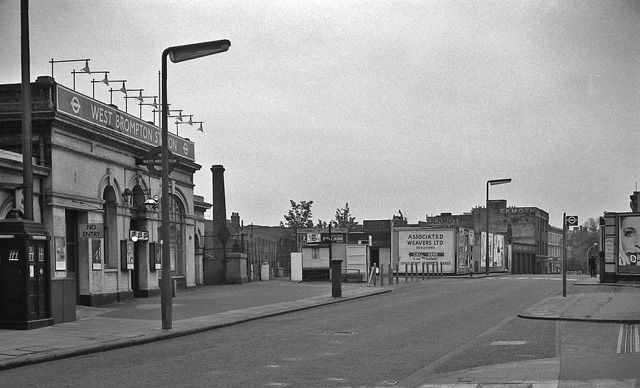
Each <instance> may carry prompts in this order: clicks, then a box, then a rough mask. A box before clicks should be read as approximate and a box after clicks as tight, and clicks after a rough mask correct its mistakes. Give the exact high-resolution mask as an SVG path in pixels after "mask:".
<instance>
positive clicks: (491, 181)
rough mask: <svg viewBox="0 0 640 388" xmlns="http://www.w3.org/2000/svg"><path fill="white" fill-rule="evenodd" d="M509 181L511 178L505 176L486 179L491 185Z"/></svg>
mask: <svg viewBox="0 0 640 388" xmlns="http://www.w3.org/2000/svg"><path fill="white" fill-rule="evenodd" d="M509 182H511V178H507V179H492V180H490V181H487V183H489V184H490V185H491V186H495V185H502V184H504V183H509Z"/></svg>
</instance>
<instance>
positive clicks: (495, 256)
mask: <svg viewBox="0 0 640 388" xmlns="http://www.w3.org/2000/svg"><path fill="white" fill-rule="evenodd" d="M480 234H481V237H480V238H481V240H480V267H481V268H484V267H486V262H487V260H486V258H487V254H486V252H487V250H486V248H485V247H486V244H487V243H486V241H487V234H486V233H485V232H481V233H480ZM489 259H490V261H489V267H504V262H505V247H504V236H503V235H501V234H493V233H489Z"/></svg>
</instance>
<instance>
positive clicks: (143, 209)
mask: <svg viewBox="0 0 640 388" xmlns="http://www.w3.org/2000/svg"><path fill="white" fill-rule="evenodd" d="M31 95H32V133H33V136H32V153H33V155H34V169H33V170H34V190H33V192H34V219H35V221H41V222H43V224H44V228H45V230H46V231H47V233H48V235H49V238H50V244H49V252H48V256H47V257H49V258H50V267H49V268H50V270H51V305H52V312H53V318H54V321H55V322H64V321H70V320H75V308H73V306H75V305H76V304H82V305H88V306H96V305H102V304H106V303H111V302H115V301H119V300H124V299H129V298H133V297H146V296H150V295H157V294H159V278H160V276H161V271H160V267H161V262H160V260H161V255H160V252H161V250H160V247H161V245H160V244H161V241H160V237H159V236H160V233H159V231H160V209H159V202H160V201H159V197H160V195H161V186H160V183H161V179H160V177H159V176H156V175H157V174H154V173H152V172H151V171H150V170H148V169H147V167H145V166H143V165H141V164H139V163H140V160H141V159H144V158H145V156H147V157H148V156H149V154H150V153H153V152H154V150H156V152H157V147H159V146H160V142H161V129H160V128H158V127H156V126H155V125H153V124H151V123H149V122H146V121H143V120H141V119H139V118H137V117H135V116H133V115H130V114H127V113H125V112H123V111H121V110H119V109H118V108H117V107H116V106H113V105H107V104H104V103H102V102H99V101H97V100H94V99H92V98H90V97H87V96H85V95H83V94H81V93H78V92H75V91H74V90H71V89H69V88H66V87H64V86H62V85H60V84H58V83H56V82H55V80H54V79H53V78H51V77H38V79H37V80H36V81H35V82H34V83H32V84H31ZM21 127H22V101H21V85H20V84H8V85H0V149H1V150H2V154H0V176H2V185H0V218H5V217H6V216H7V215H8V214H9V212H10V211H11V210H13V209H16V208H18V209H19V207H20V202H21V201H20V196H21V190H20V186H21V182H22V179H21V175H20V174H21V171H22V166H21V164H22V163H21V162H20V161H19V160H18V159H19V158H18V156H17V155H19V157H20V158H21V149H22V146H21V133H22V132H21ZM169 136H170V139H169V146H170V150H171V151H172V152H173V154H174V156H175V158H176V159H177V161H178V163H177V164H176V165H175V167H174V168H173V170H172V172H171V173H170V182H171V187H170V193H171V199H170V203H171V209H170V214H171V218H170V223H171V226H170V229H171V239H170V241H168V242H164V243H168V244H170V247H171V263H170V264H171V274H172V278H174V279H175V282H176V283H177V284H178V286H182V287H186V286H193V285H195V284H196V282H197V281H199V280H200V279H199V277H201V275H198V274H201V268H199V267H198V264H199V263H201V256H202V253H203V244H204V238H203V237H204V217H203V214H204V211H205V210H206V209H208V207H210V205H208V204H206V203H205V202H204V201H203V199H202V197H194V193H193V191H194V184H193V175H194V173H195V172H196V171H198V170H199V169H200V167H201V166H200V165H198V164H197V163H196V162H195V149H194V144H193V142H191V141H190V140H188V139H185V138H181V137H179V136H176V135H173V134H171V133H170V134H169ZM197 256H200V258H199V260H197V259H198V258H197ZM70 306H71V307H72V308H70Z"/></svg>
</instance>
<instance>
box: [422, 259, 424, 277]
mask: <svg viewBox="0 0 640 388" xmlns="http://www.w3.org/2000/svg"><path fill="white" fill-rule="evenodd" d="M422 280H424V261H423V262H422Z"/></svg>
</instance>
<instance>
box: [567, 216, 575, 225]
mask: <svg viewBox="0 0 640 388" xmlns="http://www.w3.org/2000/svg"><path fill="white" fill-rule="evenodd" d="M565 222H566V224H567V226H578V216H567V218H565Z"/></svg>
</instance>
